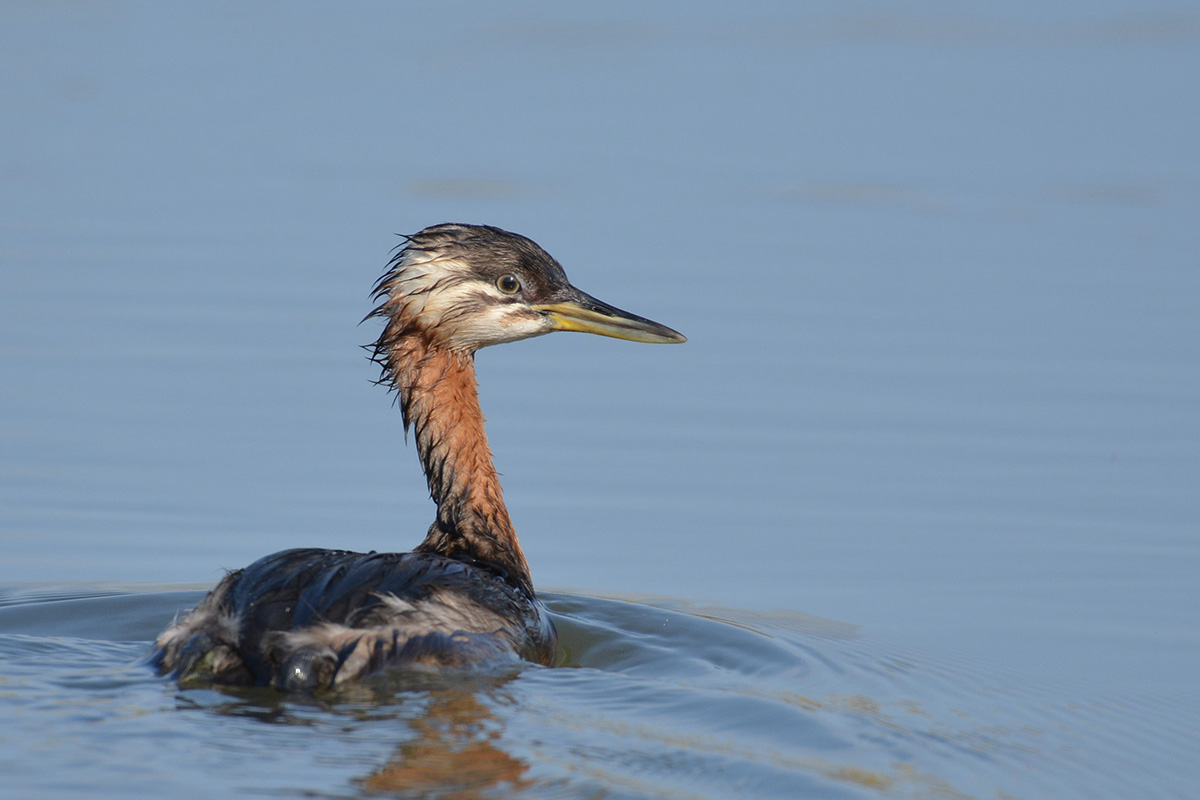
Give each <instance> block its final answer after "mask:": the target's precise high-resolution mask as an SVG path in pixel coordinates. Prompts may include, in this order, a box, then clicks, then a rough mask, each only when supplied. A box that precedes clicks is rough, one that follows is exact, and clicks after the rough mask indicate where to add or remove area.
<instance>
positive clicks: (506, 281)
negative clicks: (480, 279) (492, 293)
mask: <svg viewBox="0 0 1200 800" xmlns="http://www.w3.org/2000/svg"><path fill="white" fill-rule="evenodd" d="M496 288H497V289H499V290H500V291H502V292H504V293H505V294H516V293H517V290H518V289H520V288H521V281H520V280H519V279H518V278H517V276H516V275H513V274H512V273H511V272H507V273H505V274H503V275H501V276H500V277H499V278H497V279H496Z"/></svg>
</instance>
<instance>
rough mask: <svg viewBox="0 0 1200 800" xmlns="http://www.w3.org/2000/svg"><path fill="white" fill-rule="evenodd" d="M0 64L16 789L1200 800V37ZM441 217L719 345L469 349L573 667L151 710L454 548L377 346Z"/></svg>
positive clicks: (506, 23) (395, 24)
mask: <svg viewBox="0 0 1200 800" xmlns="http://www.w3.org/2000/svg"><path fill="white" fill-rule="evenodd" d="M0 68H2V72H0V74H3V75H4V80H3V84H2V85H3V97H2V99H0V123H2V124H0V209H2V211H3V213H0V269H2V270H3V273H2V274H3V277H4V291H3V292H0V548H2V549H0V586H2V587H3V597H4V602H5V605H4V606H3V607H0V697H2V699H0V709H2V711H0V713H2V714H3V717H4V720H5V725H4V726H3V727H4V731H3V732H0V769H2V770H3V773H4V775H5V781H4V786H3V787H0V795H3V794H5V793H8V794H11V795H13V796H48V797H73V796H78V795H79V794H82V793H86V794H89V795H91V796H112V797H128V796H131V795H135V794H137V793H139V792H142V793H149V792H151V791H156V792H158V793H164V792H165V793H169V794H212V795H216V794H221V795H222V796H228V795H230V794H234V795H246V796H256V795H263V794H271V795H284V796H291V795H296V794H312V795H315V796H321V795H331V796H346V795H359V794H369V793H372V792H379V793H385V794H386V793H389V792H390V793H392V794H398V795H400V796H404V795H405V793H406V792H407V793H408V795H410V796H422V794H425V795H429V794H433V795H437V794H438V793H440V794H441V795H442V796H454V793H455V792H458V796H471V794H472V793H476V794H483V795H488V794H489V793H490V794H491V795H492V796H509V795H513V794H516V795H521V794H524V795H526V796H535V797H536V796H554V795H564V796H579V795H599V796H613V797H624V796H639V797H645V796H685V797H686V796H711V797H729V796H766V797H770V796H785V797H792V796H797V795H800V796H804V795H806V794H812V795H815V796H825V795H829V796H867V797H871V796H881V795H882V796H895V795H899V796H914V797H929V796H956V795H955V794H954V793H956V792H957V793H959V794H960V795H965V796H969V797H995V796H1005V793H1006V794H1007V795H1009V796H1014V797H1023V798H1027V797H1055V798H1057V797H1065V796H1079V797H1129V796H1141V797H1187V796H1190V795H1191V794H1192V793H1193V787H1194V785H1195V783H1196V779H1197V777H1200V775H1198V774H1197V769H1196V768H1195V767H1194V766H1192V765H1191V761H1192V759H1191V758H1190V756H1189V754H1190V753H1191V752H1192V751H1194V750H1195V748H1196V745H1197V744H1198V743H1200V735H1198V731H1197V725H1196V723H1194V722H1193V720H1194V719H1195V717H1196V713H1195V712H1196V711H1197V707H1198V706H1200V694H1198V692H1197V686H1196V681H1195V672H1196V669H1195V668H1196V664H1197V663H1200V636H1198V635H1197V631H1200V588H1198V584H1197V581H1196V575H1198V574H1200V536H1198V531H1200V414H1198V413H1197V409H1198V408H1200V370H1198V369H1197V364H1200V321H1198V320H1200V318H1198V315H1197V314H1196V309H1197V308H1200V264H1198V263H1197V257H1196V253H1197V252H1200V232H1198V231H1200V229H1198V228H1197V226H1196V225H1195V220H1196V219H1197V218H1198V216H1200V215H1198V213H1197V212H1198V210H1200V148H1198V147H1197V145H1196V137H1195V131H1196V130H1197V129H1198V127H1200V96H1198V95H1197V94H1196V93H1195V92H1194V91H1193V87H1192V83H1194V81H1189V80H1188V79H1187V78H1188V76H1192V75H1196V74H1200V17H1198V16H1197V15H1196V12H1195V10H1194V9H1193V8H1191V7H1190V6H1189V5H1187V4H1172V3H1166V2H1163V3H1152V4H1145V3H1140V4H1136V5H1135V4H1132V3H1122V2H1110V3H1101V4H1096V3H1092V4H1086V5H1079V6H1071V5H1060V6H1056V7H1054V8H1048V7H1043V6H1041V5H1036V4H1028V5H1022V4H1016V5H1014V4H1009V5H1007V6H1005V7H1004V8H1003V9H997V10H995V11H990V12H989V11H981V10H973V9H961V8H948V7H944V6H940V5H937V4H913V5H910V6H906V7H905V8H903V9H898V8H895V7H894V6H892V5H877V4H871V3H859V4H851V5H846V4H837V5H832V4H830V5H820V4H817V5H809V6H806V7H805V8H803V9H797V8H795V7H794V6H793V5H791V4H777V5H773V4H763V5H760V6H756V7H754V8H751V9H744V8H733V7H724V6H721V5H718V4H711V5H707V4H704V5H699V4H686V5H679V6H671V5H666V4H663V5H656V6H654V7H651V8H644V7H642V6H641V5H636V4H629V5H620V4H618V5H612V4H609V5H606V6H604V7H595V8H588V7H585V6H572V7H570V8H565V7H559V6H558V5H553V4H538V3H523V4H519V5H516V6H511V7H508V8H506V9H504V10H503V11H501V10H498V9H494V8H492V7H491V6H490V5H487V4H479V5H471V4H463V5H459V6H455V7H453V8H451V7H442V8H441V9H440V10H435V9H432V8H427V9H422V8H399V7H397V8H391V7H377V6H373V5H365V4H364V5H359V4H346V5H342V6H339V9H338V11H337V12H336V13H333V12H330V11H323V10H321V9H317V8H305V9H303V10H302V11H297V10H296V9H294V8H293V7H291V6H283V5H278V6H276V5H271V4H261V5H254V6H245V5H243V4H230V5H226V6H221V5H212V4H205V5H197V6H194V7H192V6H187V5H174V6H171V7H159V6H157V5H152V4H151V5H138V4H123V3H118V4H111V5H108V6H104V7H93V6H86V5H85V6H72V5H62V4H59V5H45V4H9V5H7V6H5V7H4V8H3V10H0ZM448 219H449V220H461V221H473V222H486V223H491V224H497V225H501V226H504V227H507V228H511V229H513V230H517V231H519V232H522V233H525V234H527V235H530V236H532V237H533V238H535V239H537V240H538V241H539V242H541V243H542V244H543V245H545V246H546V247H547V249H549V250H550V252H551V253H553V254H554V255H555V256H557V257H558V258H559V259H560V260H561V261H562V262H563V263H564V265H565V266H566V268H567V271H568V274H569V275H570V276H571V277H572V279H573V280H574V281H575V282H576V283H577V284H578V285H579V286H580V287H581V288H583V289H584V290H586V291H588V292H590V293H593V294H595V295H596V296H598V297H600V298H602V299H605V300H608V301H610V302H612V303H614V304H616V305H618V306H620V307H622V308H627V309H629V310H631V311H634V312H636V313H639V314H644V315H646V316H649V317H651V318H654V319H658V320H660V321H662V322H664V323H665V324H668V325H670V326H672V327H675V328H677V329H679V330H680V331H682V332H683V333H685V334H687V335H688V337H689V342H688V343H687V344H686V345H683V346H680V347H651V346H637V345H632V344H628V343H621V342H613V341H606V340H601V339H598V338H594V337H581V336H565V335H564V336H551V337H546V338H543V339H538V340H534V341H531V342H525V343H521V344H518V345H512V346H505V347H500V348H494V349H493V350H488V351H484V352H482V353H481V354H480V355H479V358H478V367H479V371H480V380H481V392H482V402H483V405H484V409H485V411H486V413H487V414H488V416H489V435H490V437H491V444H492V447H493V450H494V451H495V452H496V454H497V460H498V465H499V468H500V470H501V471H502V472H503V473H504V484H505V490H506V493H507V497H508V501H509V506H510V510H511V511H512V514H513V517H514V521H515V523H516V526H517V529H518V531H519V532H520V534H521V539H522V543H523V545H524V547H525V550H526V552H527V554H528V556H529V558H530V562H531V566H532V568H533V573H534V579H535V581H536V583H537V585H538V586H539V587H540V588H542V589H544V590H547V591H550V592H551V594H550V595H549V597H550V600H551V605H552V608H553V609H554V611H555V614H556V619H557V621H558V623H559V626H560V628H561V629H562V630H563V632H564V642H565V646H566V648H567V656H566V657H567V658H568V660H569V661H570V663H572V664H573V665H575V667H576V668H573V669H556V670H544V669H526V670H521V671H517V672H515V673H513V674H505V675H487V676H478V677H477V678H474V679H454V680H447V681H445V682H438V681H433V682H432V683H429V684H422V685H412V684H411V683H405V682H404V680H401V679H396V680H395V681H389V680H383V679H381V681H380V682H378V683H373V684H372V685H371V686H370V687H367V688H364V689H363V690H362V694H353V693H352V694H348V695H346V696H337V697H319V698H282V697H278V696H274V695H269V694H263V693H253V692H252V693H225V692H214V691H205V690H189V691H186V692H180V691H178V690H177V689H176V688H175V687H173V686H171V685H170V684H168V683H166V682H164V681H161V680H159V679H157V678H155V677H154V676H153V675H151V674H150V673H149V672H148V671H147V670H146V669H145V667H144V666H143V665H141V664H140V663H139V661H138V659H139V658H140V657H141V655H142V654H143V653H144V651H145V648H146V646H147V644H148V642H149V641H150V640H151V639H152V638H153V636H154V635H155V633H156V632H157V631H158V630H159V629H161V627H162V626H163V625H165V624H166V623H167V622H168V621H169V620H170V619H171V618H172V617H173V615H174V614H175V613H176V612H177V611H178V610H179V609H181V608H184V607H186V606H187V605H189V604H190V603H194V602H195V600H196V598H197V597H198V596H199V595H198V590H199V588H200V587H205V586H210V585H212V584H213V583H214V582H215V581H216V580H217V579H218V578H219V576H220V575H221V574H222V572H221V571H222V569H225V568H233V567H237V566H240V565H243V564H246V563H249V562H250V561H252V560H254V559H256V558H258V557H259V556H261V555H264V554H266V553H269V552H273V551H275V550H279V549H283V548H286V547H300V546H324V547H345V548H351V549H359V550H368V549H405V548H408V547H411V546H412V545H413V544H414V543H415V542H416V541H417V540H418V539H419V537H420V535H421V532H422V531H423V530H424V528H425V527H426V526H427V525H428V521H429V519H430V518H431V513H432V510H431V507H430V504H429V501H428V498H427V496H426V495H425V493H424V484H423V481H422V478H421V476H420V474H419V471H418V468H417V464H416V458H415V455H414V453H413V451H412V447H411V444H406V443H405V442H404V440H403V436H402V434H401V432H400V423H399V419H398V413H397V412H396V410H395V409H394V408H392V407H390V405H389V402H388V399H387V398H386V396H385V394H384V393H383V392H382V391H381V390H379V389H378V388H376V387H373V386H371V385H370V383H369V380H370V379H371V378H373V377H374V373H373V371H372V369H371V366H370V365H369V364H368V363H367V362H366V360H365V358H364V354H363V353H362V351H361V350H359V349H358V346H359V345H361V344H363V343H365V342H368V341H370V340H371V339H372V338H373V337H374V335H375V332H376V331H375V329H374V328H373V327H371V324H370V323H367V324H364V325H362V326H357V322H358V320H359V319H361V318H362V316H363V315H364V314H365V313H366V312H367V311H368V310H369V308H370V304H369V302H368V299H367V292H368V290H369V287H370V286H371V284H372V282H373V281H374V279H375V278H376V277H377V276H378V274H379V273H380V272H381V271H382V269H383V266H384V264H385V262H386V258H387V251H388V249H389V248H390V247H392V246H393V245H394V244H395V242H396V240H395V239H394V237H392V236H391V234H392V233H394V232H406V231H407V232H411V231H413V230H416V229H418V228H420V227H422V226H424V225H427V224H430V223H433V222H437V221H442V220H448ZM612 597H623V598H626V599H625V600H624V601H617V600H608V599H603V598H612ZM647 597H652V598H672V599H670V600H657V599H656V600H645V599H637V598H647ZM706 609H707V610H706ZM806 615H813V616H806ZM825 620H837V622H827V621H825ZM456 781H458V782H457V783H456ZM489 786H490V787H491V788H487V787H489ZM422 787H423V788H422Z"/></svg>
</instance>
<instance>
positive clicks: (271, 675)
mask: <svg viewBox="0 0 1200 800" xmlns="http://www.w3.org/2000/svg"><path fill="white" fill-rule="evenodd" d="M374 298H375V300H376V301H377V302H378V303H379V305H378V306H377V307H376V309H375V310H374V311H373V312H372V313H371V314H370V315H369V316H372V317H380V318H382V319H383V320H384V322H385V325H384V329H383V332H382V333H381V334H380V336H379V339H378V340H377V341H376V342H375V344H374V347H373V353H372V358H373V360H374V361H376V362H378V364H379V365H380V366H381V368H382V371H383V376H382V378H381V381H380V382H381V383H384V384H386V385H388V386H390V387H391V388H392V389H393V390H395V391H396V393H397V394H398V396H399V401H400V410H401V412H402V415H403V419H404V427H405V430H406V431H407V430H409V429H411V430H412V431H413V432H414V434H415V439H416V445H417V454H418V456H419V457H420V459H421V466H422V467H424V470H425V477H426V479H427V480H428V483H429V493H430V495H432V497H433V500H434V502H435V503H437V519H436V520H435V521H434V523H433V525H431V526H430V528H429V532H428V533H427V534H426V536H425V540H424V541H423V542H422V543H421V544H420V545H419V546H418V547H417V548H416V550H414V551H412V552H411V553H374V552H372V553H352V552H347V551H343V550H322V549H315V548H306V549H297V550H285V551H283V552H280V553H275V554H274V555H270V556H267V557H266V558H263V559H260V560H258V561H256V562H254V563H253V564H251V565H250V566H248V567H246V568H245V569H240V570H237V571H235V572H231V573H230V574H229V575H227V576H226V577H225V578H224V580H222V581H221V582H220V583H219V584H217V586H216V588H214V589H213V590H212V591H211V592H209V594H208V596H206V597H205V598H204V600H203V601H201V603H200V604H199V605H198V606H197V607H196V608H195V609H193V610H192V611H190V612H188V613H187V614H186V615H185V616H184V617H183V618H182V619H180V620H178V621H177V622H176V623H175V624H174V625H172V626H171V627H170V628H168V629H167V630H166V631H164V632H163V633H162V635H160V636H159V637H158V640H157V642H156V643H155V646H156V648H157V649H156V652H155V653H154V656H153V660H154V663H155V664H156V665H157V667H158V668H159V670H160V671H162V672H164V673H166V672H170V673H173V674H174V675H175V677H176V678H178V679H180V680H187V679H190V678H193V677H197V678H202V679H207V680H211V681H214V682H217V683H227V684H258V685H273V686H277V687H279V688H284V689H303V688H317V687H324V686H331V685H336V684H341V683H345V682H347V681H352V680H355V679H357V678H360V677H362V676H364V675H366V674H369V673H371V672H374V671H377V670H379V669H382V668H385V667H389V666H409V667H423V668H438V667H461V666H471V665H476V664H485V663H490V662H493V661H499V660H506V659H516V658H523V659H527V660H529V661H535V662H539V663H542V664H548V663H550V662H551V661H552V659H553V657H554V651H555V633H554V626H553V625H552V624H551V622H550V619H549V618H548V617H547V615H546V612H545V609H544V608H543V607H542V604H541V603H540V602H539V601H538V599H537V597H536V595H535V594H534V591H533V583H532V581H531V580H530V576H529V565H528V564H527V563H526V562H525V556H524V554H523V553H522V552H521V546H520V544H519V543H518V542H517V535H516V532H515V531H514V530H513V526H512V522H511V520H510V519H509V516H508V510H507V509H506V508H505V506H504V499H503V497H502V495H501V491H500V481H499V479H498V477H497V475H496V469H495V467H494V466H493V465H492V455H491V451H489V450H488V445H487V437H486V435H485V434H484V427H483V413H482V412H481V411H480V409H479V398H478V395H477V393H476V382H475V369H474V357H475V351H476V350H478V349H479V348H481V347H486V346H488V345H491V344H500V343H502V342H514V341H517V340H519V339H528V338H530V337H533V336H541V335H542V334H546V333H550V332H552V331H582V332H585V333H596V334H600V335H602V336H613V337H616V338H619V339H630V340H633V341H637V342H682V341H685V339H684V337H683V336H682V335H680V334H679V333H677V332H676V331H673V330H671V329H670V328H667V327H665V326H663V325H659V324H658V323H657V322H651V321H650V320H648V319H643V318H642V317H638V316H635V315H633V314H629V313H627V312H625V311H621V310H620V309H617V308H613V307H612V306H610V305H608V304H606V303H603V302H601V301H599V300H596V299H595V298H593V297H590V296H588V295H586V294H584V293H583V292H581V291H579V290H578V289H576V288H575V287H573V286H572V285H571V284H570V283H569V282H568V281H567V276H566V274H565V273H564V272H563V268H562V266H561V265H559V263H558V262H557V261H555V260H554V258H552V257H551V256H550V254H548V253H547V252H546V251H545V250H543V249H542V248H541V247H539V246H538V245H537V244H536V243H534V242H533V241H531V240H530V239H527V238H525V237H524V236H520V235H518V234H515V233H509V232H508V231H504V230H500V229H499V228H493V227H487V226H479V225H456V224H444V225H434V226H432V227H429V228H426V229H425V230H423V231H421V232H420V233H417V234H414V235H413V236H410V237H407V240H406V242H405V243H404V244H403V245H402V246H401V247H400V248H399V250H398V251H397V253H396V255H395V257H394V258H393V259H392V261H391V263H390V264H389V265H388V270H387V272H386V273H385V274H384V276H383V277H382V278H381V279H380V280H379V283H378V284H376V286H375V292H374Z"/></svg>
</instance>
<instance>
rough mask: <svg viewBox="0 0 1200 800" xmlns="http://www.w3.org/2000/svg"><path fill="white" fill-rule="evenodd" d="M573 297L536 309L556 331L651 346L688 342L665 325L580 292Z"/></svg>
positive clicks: (543, 304) (677, 332) (536, 307)
mask: <svg viewBox="0 0 1200 800" xmlns="http://www.w3.org/2000/svg"><path fill="white" fill-rule="evenodd" d="M572 288H573V287H572ZM573 294H574V295H575V296H574V297H572V298H571V299H569V300H563V301H561V302H557V303H541V304H539V305H535V306H533V309H534V310H535V311H540V312H542V313H543V314H545V315H546V316H547V317H548V318H549V319H550V321H551V324H552V325H553V328H554V330H556V331H578V332H580V333H595V334H598V335H600V336H612V337H613V338H615V339H628V340H629V341H631V342H649V343H651V344H667V343H672V344H677V343H679V342H686V341H687V337H686V336H684V335H683V334H682V333H680V332H679V331H676V330H672V329H671V328H668V327H667V326H666V325H659V324H658V323H657V322H654V321H653V320H648V319H646V318H645V317H639V316H638V315H636V314H630V313H629V312H628V311H622V310H621V309H619V308H616V307H614V306H610V305H609V304H608V303H605V302H603V301H601V300H597V299H596V298H594V297H592V296H591V295H588V294H584V293H583V292H581V291H579V290H578V289H574V291H573Z"/></svg>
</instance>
